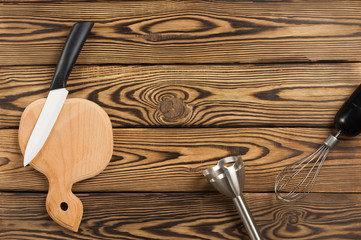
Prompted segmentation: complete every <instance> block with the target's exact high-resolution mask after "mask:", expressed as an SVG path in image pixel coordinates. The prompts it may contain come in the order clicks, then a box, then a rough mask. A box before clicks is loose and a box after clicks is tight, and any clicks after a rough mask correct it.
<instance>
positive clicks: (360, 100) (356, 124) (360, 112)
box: [335, 85, 361, 137]
mask: <svg viewBox="0 0 361 240" xmlns="http://www.w3.org/2000/svg"><path fill="white" fill-rule="evenodd" d="M335 126H336V128H338V129H339V130H341V132H342V134H344V135H346V136H350V137H352V136H356V135H358V134H359V133H361V85H359V86H358V87H357V88H356V90H355V91H354V92H353V93H352V95H351V96H350V97H349V99H348V100H347V101H346V102H345V103H344V104H343V105H342V107H341V108H340V110H338V112H337V114H336V116H335Z"/></svg>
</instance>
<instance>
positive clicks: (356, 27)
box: [0, 0, 361, 65]
mask: <svg viewBox="0 0 361 240" xmlns="http://www.w3.org/2000/svg"><path fill="white" fill-rule="evenodd" d="M360 14H361V3H360V2H359V1H357V0H355V1H350V0H344V1H322V0H318V1H308V0H303V1H231V0H229V1H200V0H193V1H187V2H183V1H167V0H163V1H136V2H134V1H107V2H103V1H101V2H100V1H96V2H87V4H84V2H82V1H80V2H72V1H71V2H64V1H54V2H50V3H47V4H44V3H42V2H37V3H34V2H33V3H26V2H25V3H22V2H19V1H15V2H14V1H12V0H10V1H8V0H3V1H2V3H1V5H0V16H1V19H0V26H1V34H0V56H1V58H0V65H39V64H40V65H42V64H55V63H56V61H57V59H58V56H59V54H60V51H61V48H62V46H63V44H64V41H65V37H66V36H67V34H68V32H69V31H70V28H71V26H72V24H73V23H74V22H77V21H94V22H95V26H94V28H93V30H92V34H91V35H90V37H89V38H88V40H87V44H86V45H85V46H84V48H83V50H82V53H81V54H80V56H79V59H78V63H81V64H104V63H121V64H140V63H155V64H159V63H238V62H241V63H255V62H315V61H360V60H361V58H360V56H361V48H360V40H361V37H360V34H359V32H360V30H361V27H360V24H361V20H360V19H359V16H360Z"/></svg>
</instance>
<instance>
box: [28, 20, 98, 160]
mask: <svg viewBox="0 0 361 240" xmlns="http://www.w3.org/2000/svg"><path fill="white" fill-rule="evenodd" d="M93 24H94V23H93V22H79V23H77V24H75V25H74V26H73V28H72V30H71V32H70V34H69V36H68V38H67V40H66V42H65V45H64V48H63V51H62V53H61V55H60V58H59V61H58V65H57V67H56V70H55V73H54V77H53V80H52V83H51V86H50V92H49V94H48V97H47V99H46V101H45V104H44V107H43V109H42V110H41V113H40V115H39V118H38V120H37V122H36V124H35V127H34V129H33V131H32V133H31V135H30V138H29V141H28V143H27V145H26V149H25V153H24V166H26V165H28V164H29V163H30V162H31V161H32V160H33V159H34V158H35V157H36V155H38V153H39V152H40V150H41V149H42V148H43V146H44V144H45V142H46V140H47V139H48V137H49V134H50V132H51V130H52V129H53V126H54V124H56V120H57V119H58V116H59V114H60V113H61V109H62V107H63V105H64V102H65V100H66V97H67V96H68V91H67V90H66V89H65V87H66V81H67V80H68V77H69V74H70V72H71V69H72V68H73V65H74V63H75V61H76V59H77V58H78V55H79V53H80V50H81V49H82V47H83V45H84V43H85V40H86V38H87V36H88V33H89V32H90V30H91V28H92V27H93Z"/></svg>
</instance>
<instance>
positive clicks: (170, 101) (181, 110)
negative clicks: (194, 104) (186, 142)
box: [159, 97, 188, 122]
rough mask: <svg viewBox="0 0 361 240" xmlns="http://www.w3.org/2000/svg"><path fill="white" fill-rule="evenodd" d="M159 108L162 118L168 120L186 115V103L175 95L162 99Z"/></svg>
mask: <svg viewBox="0 0 361 240" xmlns="http://www.w3.org/2000/svg"><path fill="white" fill-rule="evenodd" d="M159 110H160V112H161V113H162V114H163V116H164V120H165V121H168V122H175V121H177V120H179V119H181V118H184V117H186V116H187V115H188V111H187V106H186V104H185V103H184V102H183V100H182V99H180V98H177V97H174V98H167V99H165V100H164V101H162V102H161V103H160V107H159Z"/></svg>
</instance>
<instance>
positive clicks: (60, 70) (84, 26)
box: [50, 22, 94, 90]
mask: <svg viewBox="0 0 361 240" xmlns="http://www.w3.org/2000/svg"><path fill="white" fill-rule="evenodd" d="M93 25H94V23H93V22H79V23H76V24H74V26H73V28H72V30H71V32H70V33H69V36H68V38H67V40H66V42H65V44H64V48H63V51H62V52H61V55H60V58H59V61H58V65H57V66H56V70H55V73H54V77H53V81H52V83H51V86H50V90H54V89H59V88H65V87H66V81H67V80H68V77H69V74H70V72H71V69H72V68H73V66H74V64H75V61H76V59H77V58H78V55H79V53H80V50H81V49H82V47H83V45H84V42H85V40H86V38H87V36H88V33H89V32H90V30H91V28H92V27H93Z"/></svg>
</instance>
